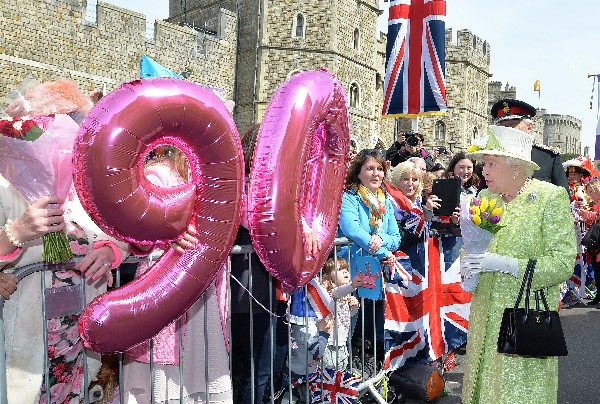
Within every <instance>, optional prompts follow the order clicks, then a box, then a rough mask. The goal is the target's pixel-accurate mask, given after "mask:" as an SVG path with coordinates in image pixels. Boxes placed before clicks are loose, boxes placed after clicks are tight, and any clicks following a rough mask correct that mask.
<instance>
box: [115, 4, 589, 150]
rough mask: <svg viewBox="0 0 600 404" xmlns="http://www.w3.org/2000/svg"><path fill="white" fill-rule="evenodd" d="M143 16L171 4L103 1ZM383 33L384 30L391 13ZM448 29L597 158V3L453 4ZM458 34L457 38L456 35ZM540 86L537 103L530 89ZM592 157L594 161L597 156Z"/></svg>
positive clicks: (164, 12)
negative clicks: (566, 119)
mask: <svg viewBox="0 0 600 404" xmlns="http://www.w3.org/2000/svg"><path fill="white" fill-rule="evenodd" d="M105 1H107V2H108V3H111V4H115V5H117V6H120V7H125V8H128V9H131V10H134V11H137V12H140V13H143V14H146V15H147V16H148V18H149V20H150V21H153V20H154V19H157V18H158V19H163V18H167V17H168V14H169V1H168V0H144V1H139V0H136V1H132V0H105ZM388 5H389V3H388V2H384V1H383V0H380V5H379V7H380V9H382V10H384V11H385V12H384V14H383V15H382V16H381V17H380V18H379V27H380V29H381V30H382V31H385V30H387V7H388ZM446 7H447V10H446V13H447V15H446V28H452V29H453V31H454V32H456V31H458V30H460V29H468V30H469V31H471V32H472V33H473V34H474V35H476V36H478V37H479V38H481V39H482V40H484V41H487V42H488V44H489V45H490V52H491V53H490V57H491V63H490V73H491V74H492V77H491V80H493V81H500V82H502V83H503V87H504V85H505V84H506V83H508V84H510V85H511V86H514V87H516V89H517V98H519V99H521V100H523V101H526V102H528V103H530V104H531V105H533V106H534V107H536V108H538V107H541V108H545V109H546V110H547V112H548V113H550V114H562V115H570V116H573V117H575V118H577V119H580V120H581V121H582V130H581V143H582V146H589V147H590V149H591V153H592V154H593V149H594V143H595V137H596V123H597V111H598V105H599V104H598V99H597V95H598V85H597V83H596V88H595V90H594V99H593V108H592V109H590V101H591V96H592V88H593V87H594V81H593V79H592V78H588V74H593V75H597V74H600V51H599V48H600V46H599V45H598V42H599V41H600V24H598V23H597V17H596V15H595V11H597V9H598V6H597V0H576V1H574V2H561V1H558V0H554V1H548V0H504V1H502V2H499V3H498V2H489V1H483V0H448V1H447V6H446ZM455 35H456V34H455ZM536 80H540V83H541V91H540V98H539V99H538V93H537V92H534V91H533V84H534V82H535V81H536ZM592 157H593V156H592Z"/></svg>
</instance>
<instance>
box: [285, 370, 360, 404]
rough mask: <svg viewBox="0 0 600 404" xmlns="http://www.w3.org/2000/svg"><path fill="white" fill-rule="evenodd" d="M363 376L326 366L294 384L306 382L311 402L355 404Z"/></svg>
mask: <svg viewBox="0 0 600 404" xmlns="http://www.w3.org/2000/svg"><path fill="white" fill-rule="evenodd" d="M361 380H362V378H361V377H360V376H356V375H353V374H352V373H349V372H344V371H342V370H333V369H328V368H325V369H323V371H322V372H321V371H316V372H314V373H311V374H310V375H308V380H305V379H300V380H298V381H297V382H296V383H295V384H294V385H295V386H298V384H300V383H306V382H307V381H308V386H309V388H310V395H311V401H310V402H311V403H333V404H355V403H356V402H357V400H358V386H359V385H360V382H361Z"/></svg>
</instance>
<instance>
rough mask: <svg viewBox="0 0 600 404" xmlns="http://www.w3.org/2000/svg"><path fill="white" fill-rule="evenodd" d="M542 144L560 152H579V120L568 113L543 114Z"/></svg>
mask: <svg viewBox="0 0 600 404" xmlns="http://www.w3.org/2000/svg"><path fill="white" fill-rule="evenodd" d="M540 118H541V119H542V120H543V122H544V144H545V145H548V146H550V147H552V148H555V149H557V150H559V151H560V152H561V153H573V154H580V153H581V121H580V120H579V119H577V118H574V117H572V116H569V115H559V114H544V115H541V117H540Z"/></svg>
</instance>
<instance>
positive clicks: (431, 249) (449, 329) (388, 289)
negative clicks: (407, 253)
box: [384, 237, 471, 371]
mask: <svg viewBox="0 0 600 404" xmlns="http://www.w3.org/2000/svg"><path fill="white" fill-rule="evenodd" d="M426 247H427V248H426V252H427V253H426V257H427V262H426V263H425V265H423V266H422V268H414V267H413V269H412V282H411V283H410V284H409V287H408V289H404V288H402V287H400V286H399V285H396V284H394V283H392V282H386V284H385V294H386V310H385V350H386V355H385V364H384V366H385V369H386V370H388V371H393V370H395V369H398V368H400V367H402V366H403V365H404V364H406V363H407V362H408V363H427V362H432V361H434V360H436V359H438V358H440V357H441V356H442V355H443V354H444V353H447V352H449V351H451V350H452V349H454V348H456V347H458V346H460V345H462V344H464V343H465V341H466V340H467V328H468V326H469V311H470V308H471V294H470V293H468V292H465V291H464V290H462V289H461V287H460V282H461V278H460V268H459V266H458V265H452V266H450V267H449V268H448V269H446V268H445V267H446V266H445V265H441V263H443V262H444V261H443V259H442V258H443V257H442V253H441V248H440V239H439V238H438V237H432V238H430V239H429V240H428V241H427V243H426Z"/></svg>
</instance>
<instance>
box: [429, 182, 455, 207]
mask: <svg viewBox="0 0 600 404" xmlns="http://www.w3.org/2000/svg"><path fill="white" fill-rule="evenodd" d="M431 193H432V194H433V195H435V196H437V197H438V198H440V199H441V200H442V201H441V202H440V205H441V206H440V207H439V208H438V209H434V210H433V214H434V215H437V216H451V215H452V213H453V212H454V209H456V207H457V206H458V205H459V204H460V179H459V178H455V179H437V180H433V187H432V189H431Z"/></svg>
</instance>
